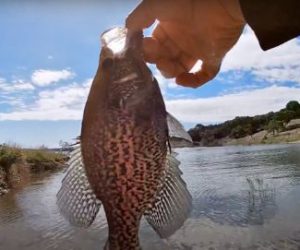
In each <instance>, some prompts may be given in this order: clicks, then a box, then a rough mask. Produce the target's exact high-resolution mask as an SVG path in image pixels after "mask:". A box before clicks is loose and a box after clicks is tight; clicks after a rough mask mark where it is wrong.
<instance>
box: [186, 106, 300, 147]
mask: <svg viewBox="0 0 300 250" xmlns="http://www.w3.org/2000/svg"><path fill="white" fill-rule="evenodd" d="M299 118H300V104H299V102H298V101H290V102H289V103H288V104H287V105H286V107H285V108H283V109H281V110H280V111H278V112H270V113H268V114H265V115H257V116H254V117H249V116H247V117H236V118H234V119H233V120H230V121H226V122H224V123H221V124H217V125H208V126H204V125H202V124H197V125H196V126H195V127H194V128H192V129H190V130H189V131H188V132H189V134H190V135H191V137H192V139H193V142H194V143H195V144H196V145H200V146H221V145H224V144H227V143H228V142H229V141H231V142H232V143H234V141H235V142H238V141H239V139H241V138H245V137H252V136H253V135H254V134H257V133H260V132H263V131H265V132H264V133H266V134H270V136H271V137H272V136H273V137H275V136H276V135H277V134H279V133H284V132H286V131H289V130H294V129H297V128H298V127H300V125H299V124H298V123H297V122H293V121H294V120H297V119H299ZM291 124H292V125H291ZM266 136H267V135H266ZM270 136H269V137H270ZM278 138H281V137H278ZM282 138H283V137H282ZM296 138H297V137H296ZM295 140H296V139H295ZM240 141H241V140H240ZM275 141H276V142H278V140H275ZM275 141H274V142H275ZM271 142H272V140H265V143H271ZM258 143H262V142H261V141H259V142H258Z"/></svg>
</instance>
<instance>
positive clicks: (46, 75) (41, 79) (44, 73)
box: [31, 69, 75, 86]
mask: <svg viewBox="0 0 300 250" xmlns="http://www.w3.org/2000/svg"><path fill="white" fill-rule="evenodd" d="M74 76H75V74H74V72H72V71H70V70H67V69H63V70H45V69H39V70H36V71H34V72H33V74H32V76H31V80H32V82H33V83H34V84H35V85H38V86H47V85H49V84H51V83H56V82H58V81H61V80H68V79H71V78H73V77H74Z"/></svg>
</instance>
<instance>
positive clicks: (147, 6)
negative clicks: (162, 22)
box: [125, 0, 156, 30]
mask: <svg viewBox="0 0 300 250" xmlns="http://www.w3.org/2000/svg"><path fill="white" fill-rule="evenodd" d="M155 19H156V16H155V15H154V13H153V11H151V3H150V1H148V0H144V1H142V2H141V3H140V4H139V5H138V6H137V7H136V8H135V9H134V10H133V11H132V12H131V13H130V14H129V15H128V17H127V18H126V22H125V26H126V28H128V29H132V30H142V29H145V28H148V27H149V26H151V25H152V24H153V23H154V21H155Z"/></svg>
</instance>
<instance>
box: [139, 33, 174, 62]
mask: <svg viewBox="0 0 300 250" xmlns="http://www.w3.org/2000/svg"><path fill="white" fill-rule="evenodd" d="M143 48H144V59H145V61H147V62H149V63H156V62H157V61H158V59H159V58H169V54H170V53H169V51H168V50H167V49H166V48H165V47H164V46H162V45H161V44H160V43H159V41H157V40H156V39H155V38H152V37H146V38H144V40H143Z"/></svg>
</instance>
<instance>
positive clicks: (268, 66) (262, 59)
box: [221, 27, 300, 83]
mask: <svg viewBox="0 0 300 250" xmlns="http://www.w3.org/2000/svg"><path fill="white" fill-rule="evenodd" d="M299 68H300V43H299V40H298V39H293V40H291V41H289V42H286V43H284V44H282V45H280V46H278V47H276V48H273V49H270V50H268V51H263V50H262V49H261V48H260V46H259V43H258V40H257V38H256V37H255V35H254V33H253V31H252V30H251V29H250V28H249V27H247V29H246V31H245V32H244V33H243V34H242V36H241V38H240V40H239V41H238V43H237V44H236V45H235V46H234V47H233V49H232V50H231V51H229V53H228V54H227V56H226V57H225V59H224V61H223V64H222V67H221V72H227V71H231V70H243V71H252V70H253V71H252V73H253V74H254V75H256V76H257V77H258V78H261V79H262V80H266V81H270V82H274V81H287V80H292V81H294V82H298V83H300V77H299V75H300V73H299V72H300V70H299Z"/></svg>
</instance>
